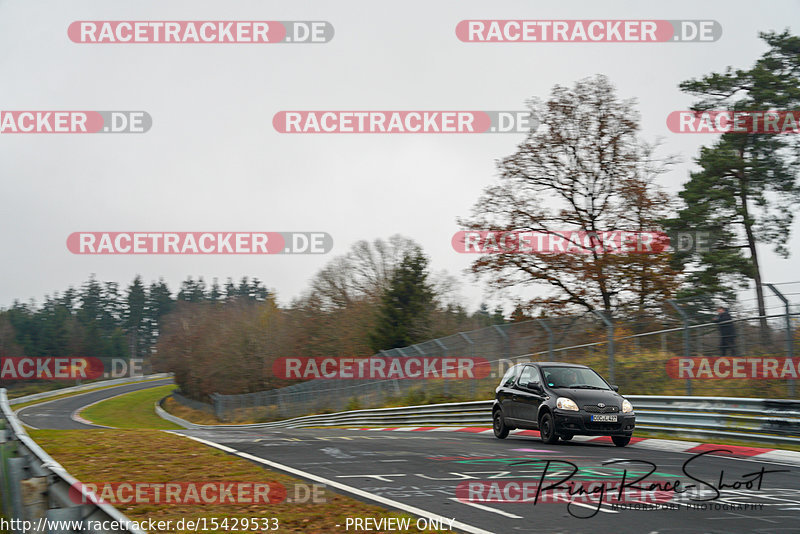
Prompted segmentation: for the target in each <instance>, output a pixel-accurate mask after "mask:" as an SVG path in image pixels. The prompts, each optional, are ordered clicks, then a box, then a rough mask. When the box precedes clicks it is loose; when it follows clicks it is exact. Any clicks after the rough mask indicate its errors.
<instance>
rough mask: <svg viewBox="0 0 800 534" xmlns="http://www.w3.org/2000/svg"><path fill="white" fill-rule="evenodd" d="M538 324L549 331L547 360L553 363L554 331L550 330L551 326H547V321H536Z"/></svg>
mask: <svg viewBox="0 0 800 534" xmlns="http://www.w3.org/2000/svg"><path fill="white" fill-rule="evenodd" d="M536 322H537V323H539V324H540V325H542V328H544V329H545V331H547V358H548V359H549V360H550V361H551V362H552V361H555V359H554V358H553V348H554V346H555V338H554V337H553V329H552V328H550V325H549V324H547V321H545V320H544V319H536Z"/></svg>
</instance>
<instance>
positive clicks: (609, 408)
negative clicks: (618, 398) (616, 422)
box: [583, 404, 619, 413]
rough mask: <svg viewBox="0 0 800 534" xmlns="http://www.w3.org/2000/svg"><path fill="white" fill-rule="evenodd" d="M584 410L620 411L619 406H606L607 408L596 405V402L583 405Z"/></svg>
mask: <svg viewBox="0 0 800 534" xmlns="http://www.w3.org/2000/svg"><path fill="white" fill-rule="evenodd" d="M583 409H584V411H587V412H589V413H618V412H619V406H606V407H605V408H601V407H599V406H595V405H594V404H587V405H586V406H584V407H583Z"/></svg>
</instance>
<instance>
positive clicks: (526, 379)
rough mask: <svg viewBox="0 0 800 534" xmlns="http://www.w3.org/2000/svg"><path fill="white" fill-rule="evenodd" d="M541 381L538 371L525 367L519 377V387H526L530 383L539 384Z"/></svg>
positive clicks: (529, 366) (530, 366)
mask: <svg viewBox="0 0 800 534" xmlns="http://www.w3.org/2000/svg"><path fill="white" fill-rule="evenodd" d="M541 381H542V379H541V376H540V375H539V370H538V369H537V368H536V367H534V366H532V365H528V366H526V367H525V369H523V371H522V374H521V375H520V376H519V385H520V386H527V385H528V384H530V383H535V384H539V383H541Z"/></svg>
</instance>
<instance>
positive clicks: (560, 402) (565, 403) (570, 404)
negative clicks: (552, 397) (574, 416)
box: [556, 397, 578, 412]
mask: <svg viewBox="0 0 800 534" xmlns="http://www.w3.org/2000/svg"><path fill="white" fill-rule="evenodd" d="M556 408H560V409H562V410H572V411H575V412H577V411H578V405H577V404H575V401H574V400H572V399H568V398H566V397H559V398H558V399H556Z"/></svg>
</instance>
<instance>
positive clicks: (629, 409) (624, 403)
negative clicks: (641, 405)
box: [622, 400, 633, 413]
mask: <svg viewBox="0 0 800 534" xmlns="http://www.w3.org/2000/svg"><path fill="white" fill-rule="evenodd" d="M632 411H633V404H631V403H630V402H628V401H626V400H624V401H622V413H628V412H632Z"/></svg>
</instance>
